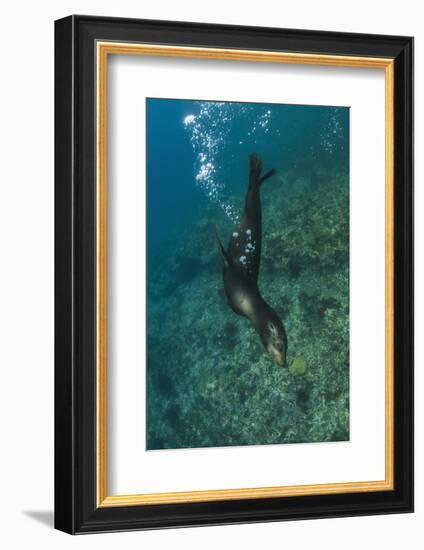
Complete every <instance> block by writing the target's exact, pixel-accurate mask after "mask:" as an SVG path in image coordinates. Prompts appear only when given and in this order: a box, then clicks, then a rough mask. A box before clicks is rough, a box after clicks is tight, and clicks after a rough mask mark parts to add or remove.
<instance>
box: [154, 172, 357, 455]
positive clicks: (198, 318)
mask: <svg viewBox="0 0 424 550" xmlns="http://www.w3.org/2000/svg"><path fill="white" fill-rule="evenodd" d="M239 202H240V206H241V204H242V202H241V199H239ZM262 217H263V242H262V260H261V271H260V276H259V286H260V289H261V292H262V295H263V297H264V298H265V300H266V301H267V302H269V303H270V305H271V306H272V307H273V308H274V309H275V310H276V311H277V312H278V313H279V314H280V316H281V318H282V320H283V323H284V325H285V328H286V332H287V337H288V358H289V362H290V363H291V367H290V368H286V369H284V368H281V367H278V366H277V365H275V364H273V363H272V362H271V360H270V358H269V356H268V355H267V353H266V352H265V350H264V348H263V347H262V345H261V342H260V340H259V337H258V335H257V334H256V332H255V331H254V329H253V328H252V326H251V325H250V323H249V322H248V321H247V320H246V319H244V318H242V317H238V316H237V315H235V314H234V313H233V312H232V311H231V309H230V308H229V307H228V305H227V304H226V302H225V300H224V299H223V298H222V297H221V295H220V292H219V290H220V288H221V287H222V276H221V272H222V259H221V257H220V255H219V252H218V248H217V244H216V240H215V235H214V225H215V224H216V223H217V224H218V226H219V230H220V233H221V237H222V238H223V241H224V242H228V238H229V236H230V234H231V230H232V226H231V225H230V224H229V223H228V221H225V219H224V216H223V215H221V214H218V212H217V209H215V208H213V207H210V209H209V210H207V211H206V212H205V215H204V216H202V219H201V221H199V222H198V223H196V224H195V225H194V226H193V227H192V228H191V230H190V232H189V234H187V235H185V236H184V238H183V239H179V243H180V244H179V245H178V246H174V245H173V246H169V245H168V246H165V245H164V246H163V249H158V250H157V251H156V252H155V256H154V258H149V273H148V281H149V282H148V363H147V448H148V449H164V448H171V449H172V448H187V447H211V446H228V445H263V444H281V443H300V442H305V443H306V442H325V441H344V440H348V439H349V184H348V178H347V175H345V174H343V173H337V174H336V173H334V172H333V173H331V174H328V173H324V172H322V173H315V174H314V178H313V179H311V178H308V177H304V176H302V177H299V176H298V175H296V174H295V173H294V172H286V173H284V174H282V175H280V176H276V177H274V178H273V179H272V180H270V181H269V182H266V184H264V186H263V188H262ZM294 358H297V359H296V360H295V361H294V362H293V359H294ZM299 358H300V359H299Z"/></svg>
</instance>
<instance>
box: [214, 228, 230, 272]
mask: <svg viewBox="0 0 424 550" xmlns="http://www.w3.org/2000/svg"><path fill="white" fill-rule="evenodd" d="M215 237H216V240H217V242H218V247H219V250H220V252H221V254H222V257H223V258H224V263H225V265H227V266H229V265H230V259H229V257H228V254H227V252H226V250H225V248H224V245H223V244H222V242H221V239H220V238H219V235H218V228H217V227H216V225H215Z"/></svg>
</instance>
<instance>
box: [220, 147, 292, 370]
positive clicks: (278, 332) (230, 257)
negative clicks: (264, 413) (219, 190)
mask: <svg viewBox="0 0 424 550" xmlns="http://www.w3.org/2000/svg"><path fill="white" fill-rule="evenodd" d="M249 165H250V171H249V185H248V189H247V193H246V202H245V206H244V210H243V214H242V216H241V220H240V223H239V225H238V227H237V229H236V230H235V231H234V232H233V234H232V237H231V240H230V243H229V245H228V248H227V250H225V248H224V246H223V245H222V242H221V240H220V239H219V236H218V232H217V235H216V236H217V240H218V244H219V248H220V251H221V253H222V256H223V259H224V269H223V279H224V292H225V295H226V298H227V302H228V305H229V306H230V307H231V309H232V310H233V311H234V313H237V315H242V316H243V317H247V318H248V319H249V321H250V322H251V323H252V325H253V326H254V328H255V330H256V332H257V333H258V334H259V336H260V339H261V341H262V344H263V346H264V348H265V349H266V350H267V352H268V353H269V355H270V356H271V359H272V360H273V362H274V363H276V364H277V365H280V366H281V367H286V366H287V361H286V356H287V336H286V331H285V330H284V326H283V323H282V322H281V319H280V318H279V316H278V315H277V313H276V312H275V311H274V310H273V309H272V307H271V306H270V305H269V304H267V303H266V302H265V300H264V299H263V298H262V296H261V293H260V292H259V287H258V275H259V266H260V261H261V241H262V213H261V199H260V187H261V184H262V183H263V182H264V181H265V180H267V179H268V178H270V177H271V176H273V175H274V174H275V170H274V169H272V170H269V171H268V172H266V173H265V174H264V175H263V176H261V172H262V162H261V160H260V159H259V158H258V157H257V156H256V155H255V154H252V155H250V157H249Z"/></svg>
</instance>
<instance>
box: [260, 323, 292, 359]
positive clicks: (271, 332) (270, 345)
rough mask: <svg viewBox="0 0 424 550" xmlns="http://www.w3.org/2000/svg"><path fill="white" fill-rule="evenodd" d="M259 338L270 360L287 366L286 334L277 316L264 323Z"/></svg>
mask: <svg viewBox="0 0 424 550" xmlns="http://www.w3.org/2000/svg"><path fill="white" fill-rule="evenodd" d="M261 339H262V343H263V345H264V347H265V349H266V350H267V352H268V353H269V355H270V357H271V359H272V361H273V362H274V363H276V364H277V365H279V366H280V367H287V360H286V355H287V336H286V333H285V330H284V327H283V324H282V323H281V322H280V320H279V319H278V318H275V319H273V320H271V321H268V323H266V325H265V328H264V330H263V332H262V334H261Z"/></svg>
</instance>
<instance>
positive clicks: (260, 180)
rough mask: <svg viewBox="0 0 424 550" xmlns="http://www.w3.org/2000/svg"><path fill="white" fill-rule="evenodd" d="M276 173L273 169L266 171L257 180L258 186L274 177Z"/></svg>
mask: <svg viewBox="0 0 424 550" xmlns="http://www.w3.org/2000/svg"><path fill="white" fill-rule="evenodd" d="M276 173H277V170H275V168H271V170H268V172H267V173H266V174H264V175H263V176H262V177H261V178H259V185H262V183H263V182H264V181H265V180H267V179H268V178H270V177H272V176H274V175H275V174H276Z"/></svg>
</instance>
